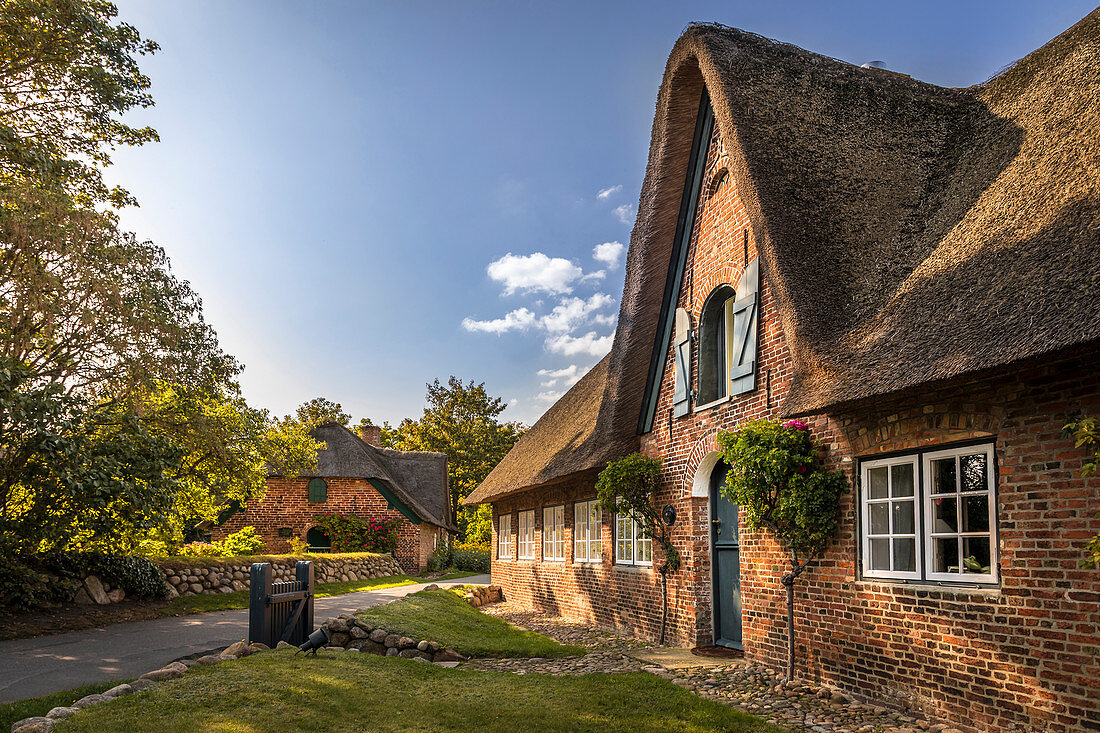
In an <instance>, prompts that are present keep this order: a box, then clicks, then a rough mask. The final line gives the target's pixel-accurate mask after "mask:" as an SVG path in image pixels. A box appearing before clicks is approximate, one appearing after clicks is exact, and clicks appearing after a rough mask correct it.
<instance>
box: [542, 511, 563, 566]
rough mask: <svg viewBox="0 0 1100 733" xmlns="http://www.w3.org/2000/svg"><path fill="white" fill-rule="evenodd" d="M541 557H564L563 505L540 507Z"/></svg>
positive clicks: (545, 558)
mask: <svg viewBox="0 0 1100 733" xmlns="http://www.w3.org/2000/svg"><path fill="white" fill-rule="evenodd" d="M542 559H543V560H564V559H565V505H564V504H558V505H557V506H548V507H543V509H542Z"/></svg>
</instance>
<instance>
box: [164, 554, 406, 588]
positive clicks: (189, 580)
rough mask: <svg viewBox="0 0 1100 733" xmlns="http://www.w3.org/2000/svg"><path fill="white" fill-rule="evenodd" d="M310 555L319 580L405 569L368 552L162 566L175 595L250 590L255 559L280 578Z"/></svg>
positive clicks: (349, 578)
mask: <svg viewBox="0 0 1100 733" xmlns="http://www.w3.org/2000/svg"><path fill="white" fill-rule="evenodd" d="M306 559H308V560H311V561H312V562H313V577H314V580H315V581H316V582H318V583H336V582H348V581H352V580H366V579H368V578H381V577H384V576H387V575H402V574H403V573H404V571H403V570H402V569H401V566H400V565H398V564H397V560H395V559H394V558H393V557H391V556H389V555H374V554H367V553H364V554H361V555H360V554H357V555H352V556H347V557H344V556H338V557H317V556H312V557H309V558H298V557H261V556H256V557H245V558H231V559H230V561H228V562H227V561H226V560H220V559H217V558H202V557H196V558H191V559H189V560H188V563H187V565H183V566H181V565H180V562H179V560H178V559H176V558H174V559H172V560H171V561H168V562H165V563H164V564H162V565H161V570H162V571H163V572H164V577H165V579H166V580H167V581H168V587H169V589H170V590H169V593H170V594H171V596H172V597H173V598H174V597H176V596H195V595H202V594H213V593H232V592H233V591H238V590H248V579H249V574H250V572H251V570H252V563H253V562H267V563H270V564H271V567H272V576H273V577H274V579H275V580H276V581H285V580H294V567H295V564H296V563H297V562H298V560H306ZM154 562H156V560H154Z"/></svg>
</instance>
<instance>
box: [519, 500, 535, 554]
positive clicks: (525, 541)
mask: <svg viewBox="0 0 1100 733" xmlns="http://www.w3.org/2000/svg"><path fill="white" fill-rule="evenodd" d="M524 520H526V521H524ZM518 530H519V531H518V533H517V535H516V548H517V549H518V550H519V555H518V557H519V559H520V560H538V559H539V558H538V554H537V553H538V544H537V543H536V542H535V510H534V509H528V510H526V511H522V512H520V513H519V522H518Z"/></svg>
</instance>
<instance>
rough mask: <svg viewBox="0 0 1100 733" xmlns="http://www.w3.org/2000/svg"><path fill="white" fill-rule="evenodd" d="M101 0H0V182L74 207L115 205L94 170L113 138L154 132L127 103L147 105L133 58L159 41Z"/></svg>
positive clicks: (106, 159)
mask: <svg viewBox="0 0 1100 733" xmlns="http://www.w3.org/2000/svg"><path fill="white" fill-rule="evenodd" d="M117 15H118V10H117V9H116V8H115V6H114V5H113V4H111V3H109V2H103V0H2V2H0V183H3V184H12V183H20V184H25V183H30V184H32V185H34V186H36V187H39V188H44V189H49V190H53V191H56V192H60V193H63V194H64V195H66V196H67V197H69V198H70V199H71V200H72V201H73V202H74V203H76V204H78V205H79V206H82V207H89V206H94V205H96V204H99V203H104V202H106V203H110V204H111V205H113V206H116V207H118V206H123V205H126V204H129V203H133V199H132V197H131V196H130V194H129V193H128V192H127V191H126V190H124V189H122V188H120V187H114V188H109V187H108V186H107V184H105V183H104V181H103V175H102V169H103V168H104V167H105V166H107V165H109V164H110V162H111V158H110V151H111V149H112V148H115V147H117V146H119V145H142V144H144V143H146V142H150V141H153V140H157V139H158V138H157V133H156V131H155V130H153V129H152V128H150V127H132V126H130V125H128V124H125V123H124V122H123V121H122V119H123V115H124V114H125V113H126V111H127V110H130V109H133V108H135V107H137V108H140V107H148V106H150V105H152V104H153V100H152V97H150V96H149V93H148V91H147V90H148V88H149V78H148V77H147V76H145V75H144V74H143V73H142V72H141V70H140V68H139V67H138V63H137V57H139V56H142V55H145V54H151V53H153V52H155V51H156V50H157V44H156V43H154V42H152V41H149V40H144V39H142V38H141V34H139V33H138V31H137V29H135V28H134V27H133V26H131V25H128V24H126V23H118V22H116V17H117Z"/></svg>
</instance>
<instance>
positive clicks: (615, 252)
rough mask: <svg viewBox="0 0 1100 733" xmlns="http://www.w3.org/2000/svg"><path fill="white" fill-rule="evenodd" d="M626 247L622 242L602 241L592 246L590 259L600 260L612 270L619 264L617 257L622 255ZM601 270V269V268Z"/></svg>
mask: <svg viewBox="0 0 1100 733" xmlns="http://www.w3.org/2000/svg"><path fill="white" fill-rule="evenodd" d="M624 249H626V247H624V246H623V243H622V242H604V243H603V244H597V245H596V246H595V247H593V248H592V259H594V260H596V261H597V262H602V263H604V264H605V265H607V266H608V267H609V268H610V269H612V270H614V269H615V268H616V267H618V266H619V259H620V258H621V257H622V256H623V250H624ZM601 272H602V270H601Z"/></svg>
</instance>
